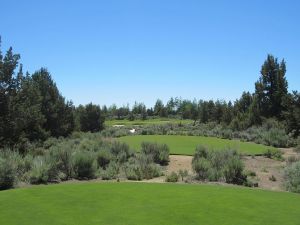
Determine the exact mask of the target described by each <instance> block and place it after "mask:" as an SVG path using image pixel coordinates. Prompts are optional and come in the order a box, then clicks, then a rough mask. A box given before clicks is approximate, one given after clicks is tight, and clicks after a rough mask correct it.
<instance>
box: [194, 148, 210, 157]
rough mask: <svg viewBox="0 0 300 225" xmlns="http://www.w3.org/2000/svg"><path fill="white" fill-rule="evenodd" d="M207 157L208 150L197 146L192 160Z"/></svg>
mask: <svg viewBox="0 0 300 225" xmlns="http://www.w3.org/2000/svg"><path fill="white" fill-rule="evenodd" d="M208 155H209V150H208V149H207V148H206V147H204V146H203V145H198V146H197V147H196V150H195V155H194V158H197V159H198V158H207V157H208Z"/></svg>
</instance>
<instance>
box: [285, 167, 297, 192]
mask: <svg viewBox="0 0 300 225" xmlns="http://www.w3.org/2000/svg"><path fill="white" fill-rule="evenodd" d="M284 178H285V187H286V189H287V190H288V191H291V192H297V193H300V162H299V161H298V162H295V163H292V164H291V165H289V166H288V167H287V168H286V169H285V172H284Z"/></svg>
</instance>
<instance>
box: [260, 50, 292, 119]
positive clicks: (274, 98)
mask: <svg viewBox="0 0 300 225" xmlns="http://www.w3.org/2000/svg"><path fill="white" fill-rule="evenodd" d="M285 73H286V64H285V61H284V60H282V61H281V63H278V60H277V58H274V56H272V55H268V57H267V59H266V61H265V62H264V64H263V65H262V69H261V77H260V78H259V80H258V82H256V84H255V94H256V97H257V98H258V104H259V106H260V109H261V110H262V115H263V116H265V117H277V118H279V119H280V118H282V112H283V111H284V110H285V108H284V100H285V98H286V96H287V94H288V83H287V81H286V78H285Z"/></svg>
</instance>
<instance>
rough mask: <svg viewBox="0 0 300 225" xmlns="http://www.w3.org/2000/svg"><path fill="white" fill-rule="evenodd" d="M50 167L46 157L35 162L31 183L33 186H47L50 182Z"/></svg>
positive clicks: (38, 158) (31, 173)
mask: <svg viewBox="0 0 300 225" xmlns="http://www.w3.org/2000/svg"><path fill="white" fill-rule="evenodd" d="M49 169H50V166H49V164H48V163H47V162H46V160H45V158H44V157H41V156H38V157H36V158H35V159H34V160H33V164H32V168H31V170H30V176H29V181H30V183H31V184H46V183H47V182H48V180H49V173H48V172H49Z"/></svg>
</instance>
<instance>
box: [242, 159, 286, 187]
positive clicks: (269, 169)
mask: <svg viewBox="0 0 300 225" xmlns="http://www.w3.org/2000/svg"><path fill="white" fill-rule="evenodd" d="M243 161H244V163H245V170H246V171H251V172H255V174H256V176H253V177H252V178H251V177H250V179H251V180H252V181H255V182H257V183H258V187H260V188H264V189H269V190H276V191H279V190H283V188H284V187H283V169H284V167H285V165H286V163H285V162H281V161H277V160H273V159H268V158H265V157H263V156H256V157H244V158H243ZM272 176H273V177H274V178H275V179H276V180H271V179H270V178H271V177H272Z"/></svg>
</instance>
